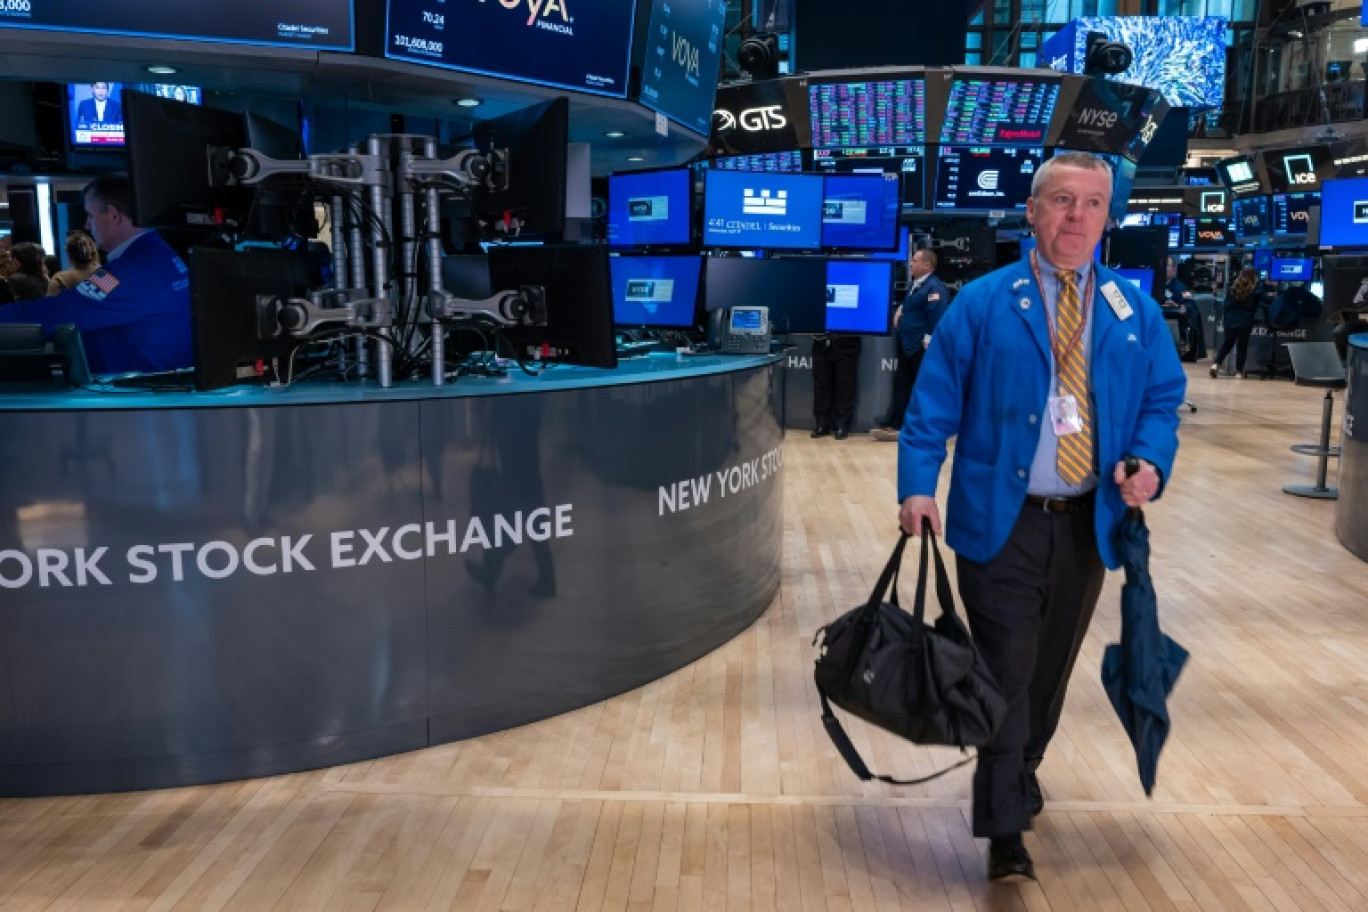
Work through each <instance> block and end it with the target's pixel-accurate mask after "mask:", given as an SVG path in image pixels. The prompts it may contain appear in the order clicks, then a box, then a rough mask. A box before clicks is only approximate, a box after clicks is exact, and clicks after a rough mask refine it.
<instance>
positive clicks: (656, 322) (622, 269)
mask: <svg viewBox="0 0 1368 912" xmlns="http://www.w3.org/2000/svg"><path fill="white" fill-rule="evenodd" d="M608 266H609V270H610V271H611V273H612V278H613V322H614V323H615V324H618V325H620V326H662V327H674V328H681V329H687V328H689V327H691V326H693V325H694V308H695V305H696V304H697V301H698V280H699V275H700V272H701V270H702V267H703V258H702V257H699V256H674V257H656V256H644V257H623V256H615V257H611V258H610V259H609V261H608Z"/></svg>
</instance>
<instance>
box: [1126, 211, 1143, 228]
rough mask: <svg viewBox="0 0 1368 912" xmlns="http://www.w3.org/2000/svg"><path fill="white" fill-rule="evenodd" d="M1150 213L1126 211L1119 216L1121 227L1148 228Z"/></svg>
mask: <svg viewBox="0 0 1368 912" xmlns="http://www.w3.org/2000/svg"><path fill="white" fill-rule="evenodd" d="M1149 223H1150V214H1149V213H1148V212H1127V213H1126V214H1125V215H1123V216H1122V217H1121V227H1122V228H1148V227H1149Z"/></svg>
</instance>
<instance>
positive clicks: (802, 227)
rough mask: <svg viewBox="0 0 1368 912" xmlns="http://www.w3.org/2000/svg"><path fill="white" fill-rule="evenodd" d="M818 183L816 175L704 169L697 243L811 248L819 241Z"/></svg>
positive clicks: (821, 183) (820, 191)
mask: <svg viewBox="0 0 1368 912" xmlns="http://www.w3.org/2000/svg"><path fill="white" fill-rule="evenodd" d="M823 183H824V182H823V179H822V178H821V176H819V175H816V174H768V173H761V172H756V171H749V172H748V171H708V172H705V174H704V184H703V187H704V191H703V243H704V244H705V245H707V246H710V247H747V248H766V247H768V248H784V249H797V250H814V249H816V248H818V247H820V246H821V245H822V185H823ZM766 303H768V302H766Z"/></svg>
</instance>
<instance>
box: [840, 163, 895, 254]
mask: <svg viewBox="0 0 1368 912" xmlns="http://www.w3.org/2000/svg"><path fill="white" fill-rule="evenodd" d="M901 193H902V185H901V182H900V181H899V179H898V175H896V174H850V175H829V176H827V177H826V188H825V190H824V191H823V194H822V246H823V247H833V248H839V249H842V250H892V249H893V248H894V247H895V246H897V243H898V237H897V234H898V216H899V214H900V209H901V203H900V197H901Z"/></svg>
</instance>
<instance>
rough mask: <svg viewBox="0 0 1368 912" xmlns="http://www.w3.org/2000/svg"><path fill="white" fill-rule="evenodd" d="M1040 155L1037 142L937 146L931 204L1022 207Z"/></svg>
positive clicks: (1042, 151) (1042, 153)
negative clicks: (1026, 145)
mask: <svg viewBox="0 0 1368 912" xmlns="http://www.w3.org/2000/svg"><path fill="white" fill-rule="evenodd" d="M1044 157H1045V153H1044V150H1043V149H1041V148H1040V147H1039V146H1034V147H1024V146H941V150H940V161H939V162H938V163H937V166H936V193H935V197H934V198H933V208H935V209H937V210H944V209H951V210H956V209H958V210H966V209H990V210H991V209H1002V210H1008V209H1025V208H1026V200H1027V199H1028V198H1029V197H1030V195H1031V180H1032V179H1033V178H1034V177H1035V173H1036V171H1038V170H1040V165H1041V162H1042V161H1043V159H1044Z"/></svg>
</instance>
